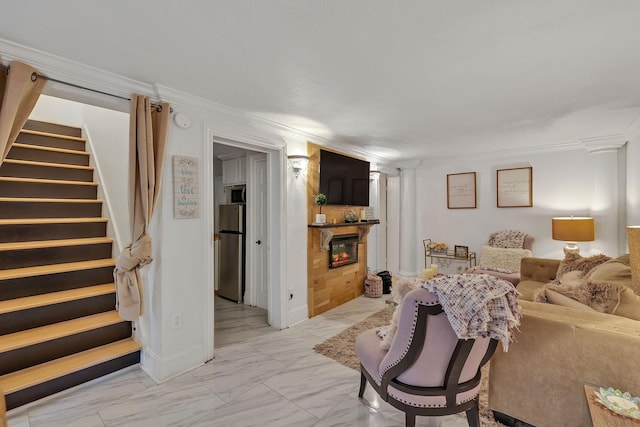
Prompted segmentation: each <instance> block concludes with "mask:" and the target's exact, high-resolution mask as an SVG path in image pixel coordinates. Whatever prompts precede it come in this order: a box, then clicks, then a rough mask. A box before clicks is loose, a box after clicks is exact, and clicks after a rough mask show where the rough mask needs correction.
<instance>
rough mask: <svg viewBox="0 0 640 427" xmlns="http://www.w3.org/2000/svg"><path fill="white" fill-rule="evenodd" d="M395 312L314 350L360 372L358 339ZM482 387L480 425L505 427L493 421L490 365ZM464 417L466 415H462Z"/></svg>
mask: <svg viewBox="0 0 640 427" xmlns="http://www.w3.org/2000/svg"><path fill="white" fill-rule="evenodd" d="M392 314H393V310H392V309H391V308H383V309H382V310H380V311H377V312H375V313H373V314H372V315H371V316H369V317H367V318H366V319H364V320H362V321H360V322H358V323H356V324H354V325H352V326H350V327H349V328H347V329H345V330H344V331H342V332H340V333H339V334H337V335H334V336H333V337H331V338H329V339H327V340H326V341H324V342H322V343H320V344H318V345H316V346H315V347H314V348H313V349H314V350H315V351H316V352H318V353H320V354H322V355H323V356H326V357H328V358H330V359H333V360H335V361H336V362H339V363H341V364H343V365H345V366H348V367H349V368H351V369H355V370H357V371H359V370H360V362H359V361H358V355H357V354H356V337H357V336H358V335H359V334H360V333H361V332H363V331H366V330H367V329H371V328H376V327H378V326H384V325H387V324H388V323H389V321H390V320H391V315H392ZM480 384H481V386H480V395H479V396H480V424H481V425H482V426H483V427H504V424H501V423H499V422H497V421H495V420H494V419H493V414H492V413H491V410H490V409H489V401H488V396H487V390H488V386H489V364H486V365H485V366H484V367H483V368H482V381H481V383H480ZM462 415H463V416H464V414H462Z"/></svg>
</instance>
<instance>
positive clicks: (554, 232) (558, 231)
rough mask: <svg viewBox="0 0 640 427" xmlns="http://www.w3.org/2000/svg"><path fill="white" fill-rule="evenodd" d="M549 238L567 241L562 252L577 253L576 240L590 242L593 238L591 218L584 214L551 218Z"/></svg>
mask: <svg viewBox="0 0 640 427" xmlns="http://www.w3.org/2000/svg"><path fill="white" fill-rule="evenodd" d="M551 238H552V239H553V240H563V241H565V242H567V246H565V247H564V254H565V255H568V254H579V253H580V248H579V247H578V245H576V242H592V241H593V240H594V224H593V218H591V217H585V216H575V217H574V216H565V217H556V218H552V219H551Z"/></svg>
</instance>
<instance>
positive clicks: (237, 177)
mask: <svg viewBox="0 0 640 427" xmlns="http://www.w3.org/2000/svg"><path fill="white" fill-rule="evenodd" d="M246 182H247V158H246V157H236V158H233V159H227V160H223V161H222V183H223V184H224V185H225V186H227V185H237V184H246Z"/></svg>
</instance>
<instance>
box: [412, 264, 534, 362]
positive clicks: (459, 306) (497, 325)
mask: <svg viewBox="0 0 640 427" xmlns="http://www.w3.org/2000/svg"><path fill="white" fill-rule="evenodd" d="M421 286H422V287H423V288H425V289H426V290H428V291H429V292H432V293H434V294H435V295H437V296H438V300H439V301H440V304H441V305H442V308H443V309H444V311H445V313H446V314H447V317H448V319H449V322H450V323H451V326H452V328H453V330H454V331H455V333H456V335H457V336H458V338H461V339H469V338H479V337H490V338H494V339H496V340H498V341H500V342H502V347H503V349H504V350H505V351H507V350H508V349H509V344H510V343H511V342H513V328H516V327H517V326H518V325H520V317H521V316H520V307H519V306H518V296H519V295H520V294H519V292H518V291H517V290H516V289H515V288H514V287H513V285H512V284H511V283H509V282H507V281H505V280H502V279H498V278H497V277H495V276H491V275H489V274H451V275H447V276H439V277H436V278H434V279H430V280H429V281H427V282H424V283H422V285H421Z"/></svg>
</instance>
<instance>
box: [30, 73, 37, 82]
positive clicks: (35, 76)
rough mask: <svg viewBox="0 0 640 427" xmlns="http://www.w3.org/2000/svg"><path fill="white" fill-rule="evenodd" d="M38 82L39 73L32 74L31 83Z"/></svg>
mask: <svg viewBox="0 0 640 427" xmlns="http://www.w3.org/2000/svg"><path fill="white" fill-rule="evenodd" d="M36 80H38V73H36V72H35V71H34V72H33V73H31V81H32V82H35V81H36Z"/></svg>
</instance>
